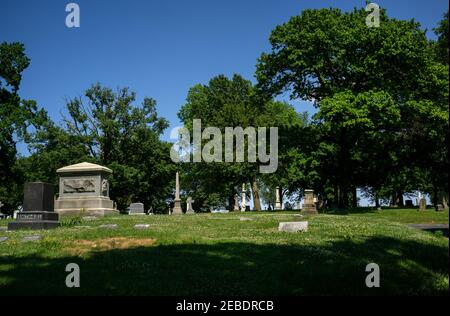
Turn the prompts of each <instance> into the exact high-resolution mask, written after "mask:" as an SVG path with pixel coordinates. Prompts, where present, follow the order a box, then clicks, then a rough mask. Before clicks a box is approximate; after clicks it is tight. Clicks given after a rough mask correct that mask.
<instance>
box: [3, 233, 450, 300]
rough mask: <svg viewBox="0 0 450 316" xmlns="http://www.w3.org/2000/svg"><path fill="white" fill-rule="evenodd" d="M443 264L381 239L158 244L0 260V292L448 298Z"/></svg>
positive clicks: (440, 254) (443, 251)
mask: <svg viewBox="0 0 450 316" xmlns="http://www.w3.org/2000/svg"><path fill="white" fill-rule="evenodd" d="M71 262H74V263H77V264H78V265H79V266H80V270H81V287H80V288H72V289H69V288H67V287H66V286H65V279H66V276H67V274H68V273H67V272H65V267H66V265H67V264H68V263H71ZM371 262H375V263H377V264H378V265H379V266H380V270H381V287H380V288H367V287H366V286H365V278H366V276H367V272H365V267H366V265H367V264H368V263H371ZM448 264H449V254H448V247H445V246H438V245H430V244H424V243H421V242H417V241H405V240H400V239H394V238H386V237H372V238H369V239H367V240H365V241H364V242H355V241H352V240H340V241H336V242H333V243H330V244H328V245H327V246H324V247H308V246H298V245H295V246H293V245H292V246H290V245H283V246H280V245H271V244H269V245H267V244H266V245H256V244H250V243H219V244H213V245H205V244H179V245H161V246H154V247H140V248H134V249H122V250H118V249H115V250H110V251H105V252H94V253H92V254H91V255H90V256H89V257H86V258H84V259H82V258H80V257H65V258H58V259H51V258H42V257H39V256H27V257H1V258H0V282H1V283H0V294H2V295H8V294H15V295H30V294H31V295H49V294H53V295H330V294H334V295H348V294H353V295H381V294H396V295H398V294H403V295H416V294H421V295H425V294H426V295H436V294H438V295H444V294H445V295H446V294H448V274H449V266H448ZM445 279H447V281H446V280H445ZM5 280H6V282H5Z"/></svg>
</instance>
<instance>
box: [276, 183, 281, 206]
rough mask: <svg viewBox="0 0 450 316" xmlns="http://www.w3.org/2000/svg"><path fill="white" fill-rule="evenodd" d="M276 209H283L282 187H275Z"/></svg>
mask: <svg viewBox="0 0 450 316" xmlns="http://www.w3.org/2000/svg"><path fill="white" fill-rule="evenodd" d="M275 210H281V200H280V188H279V187H276V188H275Z"/></svg>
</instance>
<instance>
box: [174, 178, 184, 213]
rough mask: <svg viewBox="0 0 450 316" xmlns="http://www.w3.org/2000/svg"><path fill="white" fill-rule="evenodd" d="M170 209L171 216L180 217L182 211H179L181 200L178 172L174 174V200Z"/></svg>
mask: <svg viewBox="0 0 450 316" xmlns="http://www.w3.org/2000/svg"><path fill="white" fill-rule="evenodd" d="M173 202H174V206H173V209H172V214H173V215H182V214H183V210H182V209H181V199H180V176H179V174H178V172H177V173H176V174H175V200H174V201H173Z"/></svg>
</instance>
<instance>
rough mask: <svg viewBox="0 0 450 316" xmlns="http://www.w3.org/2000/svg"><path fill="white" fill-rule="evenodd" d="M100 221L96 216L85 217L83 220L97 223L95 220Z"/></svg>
mask: <svg viewBox="0 0 450 316" xmlns="http://www.w3.org/2000/svg"><path fill="white" fill-rule="evenodd" d="M97 219H98V217H96V216H83V220H84V221H88V222H89V221H95V220H97Z"/></svg>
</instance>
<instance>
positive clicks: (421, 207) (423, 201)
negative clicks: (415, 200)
mask: <svg viewBox="0 0 450 316" xmlns="http://www.w3.org/2000/svg"><path fill="white" fill-rule="evenodd" d="M426 209H427V200H426V199H425V198H421V199H420V200H419V210H420V211H425V210H426Z"/></svg>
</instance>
